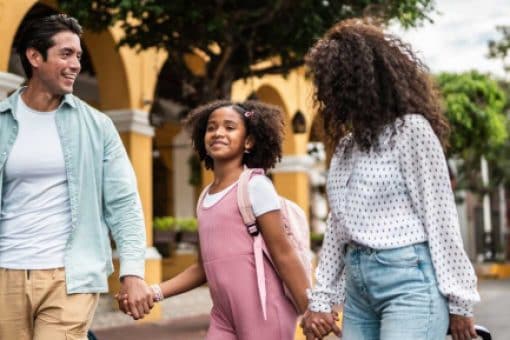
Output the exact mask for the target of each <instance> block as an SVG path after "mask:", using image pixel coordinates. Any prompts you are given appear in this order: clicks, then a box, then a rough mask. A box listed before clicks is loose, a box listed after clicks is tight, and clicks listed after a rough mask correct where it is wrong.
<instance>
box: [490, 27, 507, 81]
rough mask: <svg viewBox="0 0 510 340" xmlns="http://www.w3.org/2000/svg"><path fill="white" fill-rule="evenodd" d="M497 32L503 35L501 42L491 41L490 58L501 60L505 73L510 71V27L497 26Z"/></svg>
mask: <svg viewBox="0 0 510 340" xmlns="http://www.w3.org/2000/svg"><path fill="white" fill-rule="evenodd" d="M496 30H497V31H498V32H499V33H501V38H500V39H499V40H490V41H489V58H495V59H501V60H502V61H503V67H504V68H505V71H507V72H509V71H510V63H508V60H507V58H508V54H509V52H510V26H497V27H496Z"/></svg>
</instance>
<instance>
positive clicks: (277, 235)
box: [257, 210, 310, 314]
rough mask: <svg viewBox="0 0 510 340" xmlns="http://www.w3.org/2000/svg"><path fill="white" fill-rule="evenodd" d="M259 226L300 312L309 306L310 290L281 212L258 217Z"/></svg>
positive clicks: (277, 268) (275, 211)
mask: <svg viewBox="0 0 510 340" xmlns="http://www.w3.org/2000/svg"><path fill="white" fill-rule="evenodd" d="M257 225H258V226H259V228H260V231H261V232H262V236H263V238H264V242H265V243H266V246H267V249H268V251H269V253H270V255H271V258H272V259H273V262H274V265H275V266H276V270H277V271H278V274H279V275H280V277H281V278H282V280H283V282H284V283H285V285H286V286H287V287H288V288H289V290H290V292H291V294H292V297H293V298H294V301H295V302H296V304H297V306H296V307H297V308H298V309H299V312H300V313H301V314H302V313H304V312H305V311H306V309H307V306H308V299H307V296H306V290H307V289H308V288H310V285H309V283H308V278H307V275H306V273H305V269H304V267H303V265H302V264H301V261H300V260H299V258H298V255H297V254H296V251H295V250H294V248H293V247H292V245H291V244H290V241H289V239H288V237H287V235H286V233H285V227H284V225H283V220H282V215H281V213H280V210H273V211H269V212H267V213H265V214H262V215H260V216H258V217H257Z"/></svg>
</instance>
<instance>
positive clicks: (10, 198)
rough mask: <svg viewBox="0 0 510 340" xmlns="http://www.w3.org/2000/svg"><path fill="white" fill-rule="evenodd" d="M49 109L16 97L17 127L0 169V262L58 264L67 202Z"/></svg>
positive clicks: (22, 266)
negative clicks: (34, 106)
mask: <svg viewBox="0 0 510 340" xmlns="http://www.w3.org/2000/svg"><path fill="white" fill-rule="evenodd" d="M55 113H56V111H51V112H38V111H35V110H32V109H31V108H29V107H28V106H27V105H26V104H25V103H24V102H23V100H22V99H21V96H20V97H19V100H18V104H17V110H16V117H17V120H18V124H19V126H18V127H19V129H18V131H19V132H18V136H17V138H16V141H15V142H14V145H13V147H12V150H11V153H10V154H9V158H8V159H7V163H6V165H5V169H4V183H3V193H2V199H3V202H2V209H1V211H0V267H3V268H11V269H50V268H58V267H63V266H64V250H65V246H66V242H67V239H68V237H69V234H70V232H71V208H70V203H69V193H68V189H67V177H66V170H65V163H64V156H63V152H62V147H61V144H60V138H59V136H58V132H57V127H56V123H55Z"/></svg>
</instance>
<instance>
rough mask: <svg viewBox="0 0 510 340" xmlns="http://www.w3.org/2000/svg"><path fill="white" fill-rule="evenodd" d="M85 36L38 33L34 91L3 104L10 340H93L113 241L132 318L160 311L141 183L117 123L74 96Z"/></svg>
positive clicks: (3, 330) (44, 27)
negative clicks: (149, 264)
mask: <svg viewBox="0 0 510 340" xmlns="http://www.w3.org/2000/svg"><path fill="white" fill-rule="evenodd" d="M81 33H82V29H81V27H80V25H79V24H78V22H77V21H76V20H75V19H74V18H71V17H68V16H66V15H63V14H59V15H52V16H49V17H46V18H43V19H40V20H37V21H36V22H32V23H30V24H28V25H27V27H26V28H25V30H24V31H23V34H22V36H21V38H20V40H19V47H18V52H19V55H20V58H21V61H22V64H23V68H24V70H25V72H26V74H27V78H28V83H27V86H26V87H22V88H20V89H18V90H17V91H16V92H15V93H14V94H12V95H11V96H10V97H9V98H7V99H5V100H4V101H2V102H0V306H2V307H0V339H6V340H7V339H9V340H10V339H13V340H20V339H35V340H59V339H62V340H64V339H85V338H86V333H87V330H88V328H89V327H90V324H91V321H92V316H93V314H94V310H95V307H96V305H97V301H98V298H99V293H100V292H106V291H108V285H107V276H108V275H109V274H111V272H112V269H113V267H112V262H111V248H110V240H109V231H110V232H111V235H112V236H113V238H114V240H115V242H116V245H117V249H118V252H119V254H120V277H121V281H122V285H121V293H126V294H127V295H128V296H129V312H130V313H131V314H132V316H133V317H134V318H135V319H139V318H142V317H143V316H144V314H147V313H149V311H150V308H152V305H153V302H152V293H151V290H150V288H149V287H148V286H147V285H146V284H145V282H144V281H143V276H144V256H145V228H144V224H143V214H142V210H141V204H140V199H139V196H138V193H137V188H136V179H135V176H134V171H133V169H132V167H131V164H130V162H129V159H128V157H127V154H126V151H125V149H124V148H123V145H122V142H121V140H120V137H119V135H118V133H117V131H116V129H115V127H114V125H113V123H112V121H111V120H110V119H109V118H108V117H107V116H106V115H104V114H102V113H100V112H98V111H97V110H95V109H93V108H92V107H90V106H89V105H87V104H86V103H84V102H83V101H81V100H80V99H78V98H77V97H75V96H73V95H72V94H71V93H72V91H73V84H74V81H75V80H76V77H77V76H78V74H79V72H80V68H81V66H80V58H81V55H82V49H81V45H80V35H81ZM112 90H114V89H112Z"/></svg>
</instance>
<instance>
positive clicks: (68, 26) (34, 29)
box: [18, 14, 83, 79]
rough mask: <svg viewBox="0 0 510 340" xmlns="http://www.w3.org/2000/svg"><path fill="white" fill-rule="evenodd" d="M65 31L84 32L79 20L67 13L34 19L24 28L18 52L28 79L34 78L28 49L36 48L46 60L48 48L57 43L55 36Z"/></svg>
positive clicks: (78, 33) (79, 34)
mask: <svg viewBox="0 0 510 340" xmlns="http://www.w3.org/2000/svg"><path fill="white" fill-rule="evenodd" d="M65 31H69V32H72V33H74V34H76V35H78V36H81V34H82V32H83V30H82V28H81V26H80V24H79V23H78V20H76V19H75V18H73V17H70V16H68V15H66V14H54V15H50V16H47V17H44V18H38V19H34V20H32V21H31V22H29V23H28V24H27V25H26V26H25V27H24V28H23V30H22V33H21V37H20V40H19V44H18V54H19V57H20V59H21V64H22V65H23V70H25V74H26V75H27V78H28V79H30V78H32V65H31V64H30V62H29V61H28V58H27V56H26V51H27V49H29V48H35V49H36V50H37V51H39V53H41V55H42V56H43V59H44V60H46V58H47V57H48V49H49V48H50V47H52V46H53V45H55V41H54V40H53V36H54V35H55V34H57V33H60V32H65Z"/></svg>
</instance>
